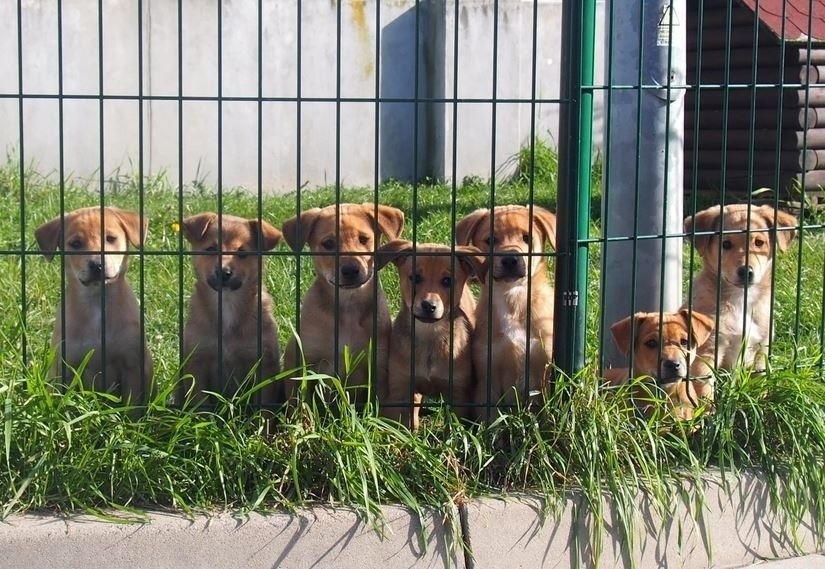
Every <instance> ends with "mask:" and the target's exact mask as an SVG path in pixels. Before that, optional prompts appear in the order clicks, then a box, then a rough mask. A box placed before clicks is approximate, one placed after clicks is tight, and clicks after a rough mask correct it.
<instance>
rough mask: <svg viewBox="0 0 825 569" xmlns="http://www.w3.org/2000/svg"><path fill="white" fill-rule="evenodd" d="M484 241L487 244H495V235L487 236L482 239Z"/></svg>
mask: <svg viewBox="0 0 825 569" xmlns="http://www.w3.org/2000/svg"><path fill="white" fill-rule="evenodd" d="M484 242H485V243H486V244H487V245H495V244H496V238H495V236H493V237H487V238H486V239H484Z"/></svg>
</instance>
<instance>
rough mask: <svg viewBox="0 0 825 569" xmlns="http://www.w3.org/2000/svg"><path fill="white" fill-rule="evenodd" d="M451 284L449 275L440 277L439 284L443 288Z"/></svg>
mask: <svg viewBox="0 0 825 569" xmlns="http://www.w3.org/2000/svg"><path fill="white" fill-rule="evenodd" d="M452 284H453V279H452V278H450V277H444V278H443V279H441V286H443V287H444V288H450V286H451V285H452Z"/></svg>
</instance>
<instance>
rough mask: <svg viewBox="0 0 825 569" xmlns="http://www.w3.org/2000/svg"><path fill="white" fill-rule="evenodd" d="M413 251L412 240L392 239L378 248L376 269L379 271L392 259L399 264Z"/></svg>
mask: <svg viewBox="0 0 825 569" xmlns="http://www.w3.org/2000/svg"><path fill="white" fill-rule="evenodd" d="M412 251H413V244H412V241H407V240H405V239H395V240H393V241H390V242H389V243H387V244H386V245H384V246H383V247H381V248H380V249H378V255H376V258H375V270H376V271H379V270H381V269H383V268H384V267H386V266H387V264H388V263H389V262H390V261H392V262H394V263H395V264H396V265H398V264H399V262H400V261H401V259H403V258H404V257H406V256H407V255H410V254H412Z"/></svg>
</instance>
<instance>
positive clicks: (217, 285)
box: [206, 266, 243, 291]
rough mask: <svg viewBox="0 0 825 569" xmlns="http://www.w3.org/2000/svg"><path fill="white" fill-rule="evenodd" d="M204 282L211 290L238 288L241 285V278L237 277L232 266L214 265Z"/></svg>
mask: <svg viewBox="0 0 825 569" xmlns="http://www.w3.org/2000/svg"><path fill="white" fill-rule="evenodd" d="M206 284H208V285H209V286H210V287H212V289H213V290H215V291H217V290H219V289H224V290H229V291H233V290H238V289H239V288H241V286H242V285H243V279H242V278H240V277H238V276H237V275H236V274H235V273H234V272H233V271H232V267H229V266H226V267H215V270H214V271H213V272H212V273H210V274H209V276H207V277H206Z"/></svg>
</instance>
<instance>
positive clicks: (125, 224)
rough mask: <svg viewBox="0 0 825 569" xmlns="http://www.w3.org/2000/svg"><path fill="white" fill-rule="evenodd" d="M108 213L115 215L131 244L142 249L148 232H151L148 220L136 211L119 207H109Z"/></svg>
mask: <svg viewBox="0 0 825 569" xmlns="http://www.w3.org/2000/svg"><path fill="white" fill-rule="evenodd" d="M106 213H109V214H113V215H114V216H115V217H116V218H117V220H118V222H119V223H120V227H121V228H123V232H124V233H125V234H126V238H127V239H128V240H129V243H131V244H132V245H133V246H135V247H140V246H141V245H142V244H143V239H145V238H146V232H147V231H149V219H148V218H146V217H144V216H142V215H140V214H138V213H136V212H134V211H126V210H125V209H120V208H117V207H107V208H106ZM141 228H142V231H141Z"/></svg>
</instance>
